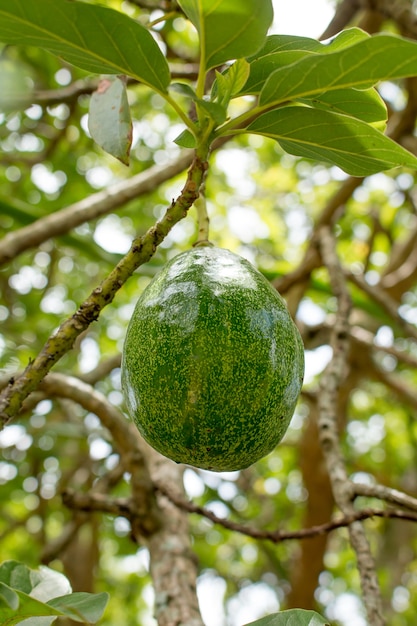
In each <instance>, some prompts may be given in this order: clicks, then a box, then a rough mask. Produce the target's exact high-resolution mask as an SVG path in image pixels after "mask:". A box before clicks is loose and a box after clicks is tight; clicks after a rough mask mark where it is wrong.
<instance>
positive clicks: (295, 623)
mask: <svg viewBox="0 0 417 626" xmlns="http://www.w3.org/2000/svg"><path fill="white" fill-rule="evenodd" d="M245 626H329V623H328V622H327V621H326V620H325V619H324V617H322V616H321V615H319V614H318V613H316V612H315V611H306V610H304V609H289V610H288V611H281V612H280V613H274V615H267V616H266V617H262V618H261V619H258V620H256V621H255V622H250V623H249V624H246V625H245Z"/></svg>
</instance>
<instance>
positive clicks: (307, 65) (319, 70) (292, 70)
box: [260, 34, 417, 106]
mask: <svg viewBox="0 0 417 626" xmlns="http://www.w3.org/2000/svg"><path fill="white" fill-rule="evenodd" d="M416 74H417V42H414V41H411V40H407V39H403V38H401V37H397V36H395V35H384V34H381V35H379V34H378V35H375V36H373V37H369V38H367V39H364V40H362V41H360V42H359V43H357V44H355V45H352V46H349V47H348V48H344V49H342V50H340V51H338V52H333V53H331V54H324V55H310V56H308V57H305V58H302V59H300V60H299V61H296V62H295V63H292V64H291V65H288V66H286V67H281V68H280V69H277V70H276V71H275V72H273V73H272V74H271V75H270V76H269V78H268V79H267V80H266V82H265V85H264V87H263V89H262V91H261V94H260V104H261V106H265V105H271V104H277V103H280V102H285V101H287V100H294V99H297V98H311V97H313V96H314V95H316V94H320V93H322V92H325V91H333V90H337V89H345V88H352V87H354V88H356V89H368V88H370V87H372V86H373V85H375V84H376V83H378V82H379V81H382V80H393V79H398V78H405V77H406V76H413V75H416Z"/></svg>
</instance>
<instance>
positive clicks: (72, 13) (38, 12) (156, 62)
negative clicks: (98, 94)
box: [0, 0, 170, 92]
mask: <svg viewBox="0 0 417 626" xmlns="http://www.w3.org/2000/svg"><path fill="white" fill-rule="evenodd" d="M0 40H1V41H3V42H4V43H8V44H19V45H30V46H36V47H39V48H44V49H45V50H48V51H49V52H52V53H53V54H56V55H58V56H60V57H62V58H63V59H64V60H65V61H68V62H69V63H72V64H73V65H75V66H77V67H80V68H81V69H84V70H87V71H88V72H93V73H95V74H126V75H128V76H132V77H133V78H136V79H137V80H139V81H141V82H143V83H145V84H146V85H149V86H150V87H153V88H155V89H156V90H157V91H159V92H166V90H167V86H168V84H169V81H170V73H169V68H168V64H167V62H166V59H165V57H164V55H163V54H162V52H161V51H160V49H159V47H158V44H157V43H156V42H155V40H154V38H153V37H152V35H151V34H150V32H149V31H147V30H146V28H144V27H143V26H141V25H140V24H139V23H138V22H136V21H135V20H133V19H131V18H130V17H128V16H127V15H124V14H123V13H120V12H119V11H115V10H113V9H110V8H107V7H102V6H97V5H93V4H86V3H84V2H75V1H72V2H68V0H36V2H33V0H0Z"/></svg>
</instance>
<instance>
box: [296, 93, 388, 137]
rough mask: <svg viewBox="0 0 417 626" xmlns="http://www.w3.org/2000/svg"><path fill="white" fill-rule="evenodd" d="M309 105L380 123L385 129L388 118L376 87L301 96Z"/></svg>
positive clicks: (371, 122) (380, 126)
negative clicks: (309, 97) (312, 96)
mask: <svg viewBox="0 0 417 626" xmlns="http://www.w3.org/2000/svg"><path fill="white" fill-rule="evenodd" d="M300 102H304V103H305V104H308V105H309V106H313V107H315V108H317V109H324V110H326V111H333V112H334V113H343V114H345V115H351V116H352V117H357V118H358V119H360V120H363V121H364V122H368V123H369V124H376V123H378V129H379V130H384V127H385V122H386V120H387V108H386V106H385V103H384V101H383V100H382V98H381V96H380V95H379V93H378V92H377V91H376V90H375V89H373V88H372V89H365V90H361V91H359V90H358V89H337V90H336V91H327V92H325V93H322V94H319V95H317V96H315V97H314V98H312V99H307V98H302V99H301V98H300Z"/></svg>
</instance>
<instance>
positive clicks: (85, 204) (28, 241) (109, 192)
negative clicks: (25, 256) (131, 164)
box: [0, 151, 193, 266]
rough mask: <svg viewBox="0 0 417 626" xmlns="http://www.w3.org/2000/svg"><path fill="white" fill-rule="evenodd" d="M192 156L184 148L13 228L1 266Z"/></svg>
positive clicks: (152, 184)
mask: <svg viewBox="0 0 417 626" xmlns="http://www.w3.org/2000/svg"><path fill="white" fill-rule="evenodd" d="M192 159H193V156H192V153H191V152H189V151H186V152H183V153H182V154H181V155H180V156H179V157H178V159H177V160H176V161H174V163H172V164H171V165H163V166H162V165H155V166H153V167H151V168H149V169H148V170H145V171H144V172H141V173H140V174H137V175H136V176H133V177H132V178H130V179H129V180H124V181H122V182H119V183H116V184H114V185H112V186H111V187H109V188H108V189H106V190H103V191H99V192H98V193H95V194H92V195H90V196H88V197H87V198H84V199H83V200H80V201H79V202H75V203H74V204H71V205H70V206H68V207H66V208H64V209H61V210H60V211H56V212H55V213H51V214H50V215H46V216H45V217H41V218H40V219H38V220H37V221H36V222H33V223H32V224H29V225H28V226H24V227H23V228H20V229H19V230H16V231H14V232H11V233H10V234H8V235H6V237H4V239H3V241H2V245H1V250H0V266H1V265H2V264H4V263H7V262H9V261H10V260H11V259H14V258H15V257H16V256H17V255H19V254H20V253H21V252H24V251H25V250H29V249H30V248H35V247H37V246H39V245H40V244H41V243H43V242H44V241H46V240H48V239H51V238H52V237H57V236H58V235H63V234H65V233H67V232H68V231H70V230H72V229H73V228H75V227H76V226H79V225H80V224H83V223H85V222H88V221H89V220H93V219H96V218H97V217H100V216H102V215H105V214H106V213H109V212H110V211H113V210H114V209H116V208H118V207H120V206H123V205H124V204H126V203H127V202H129V201H130V200H133V199H134V198H139V197H140V196H143V195H145V194H146V193H149V192H151V191H153V190H154V189H155V188H156V187H157V186H158V185H161V184H162V183H164V182H166V181H167V180H170V179H171V178H173V177H174V176H177V175H178V174H180V173H181V172H183V171H184V170H185V169H186V168H187V167H188V166H189V165H190V163H191V162H192Z"/></svg>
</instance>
